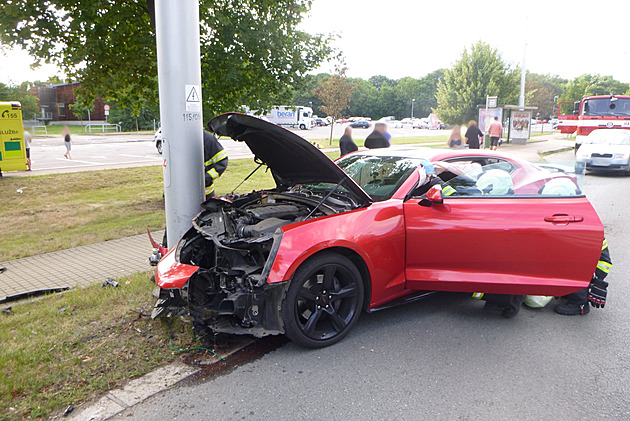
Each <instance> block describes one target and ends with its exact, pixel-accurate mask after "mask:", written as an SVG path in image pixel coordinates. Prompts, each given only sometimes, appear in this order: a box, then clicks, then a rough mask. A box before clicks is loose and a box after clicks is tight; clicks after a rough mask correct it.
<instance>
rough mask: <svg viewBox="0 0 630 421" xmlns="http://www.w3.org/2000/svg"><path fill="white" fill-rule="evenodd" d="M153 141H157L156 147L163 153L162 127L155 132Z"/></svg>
mask: <svg viewBox="0 0 630 421" xmlns="http://www.w3.org/2000/svg"><path fill="white" fill-rule="evenodd" d="M153 142H155V148H156V149H157V151H158V153H159V154H160V155H162V128H161V127H160V128H159V129H158V131H157V132H155V136H153Z"/></svg>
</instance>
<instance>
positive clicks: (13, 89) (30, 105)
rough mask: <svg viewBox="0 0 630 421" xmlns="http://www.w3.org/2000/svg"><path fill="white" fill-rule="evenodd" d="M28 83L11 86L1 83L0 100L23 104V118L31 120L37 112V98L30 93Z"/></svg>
mask: <svg viewBox="0 0 630 421" xmlns="http://www.w3.org/2000/svg"><path fill="white" fill-rule="evenodd" d="M28 87H29V86H28V83H23V84H21V85H20V86H9V85H5V84H4V83H0V101H11V102H12V101H18V102H20V104H22V118H23V119H24V120H29V119H32V118H33V115H34V114H37V113H38V111H39V109H38V108H37V99H36V98H35V97H34V96H32V95H30V94H29V93H28Z"/></svg>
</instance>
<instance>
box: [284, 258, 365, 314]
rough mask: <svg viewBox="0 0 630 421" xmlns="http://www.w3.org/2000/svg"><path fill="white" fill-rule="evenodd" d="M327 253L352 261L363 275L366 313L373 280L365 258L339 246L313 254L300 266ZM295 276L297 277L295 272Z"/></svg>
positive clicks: (363, 306) (363, 304) (363, 305)
mask: <svg viewBox="0 0 630 421" xmlns="http://www.w3.org/2000/svg"><path fill="white" fill-rule="evenodd" d="M326 253H337V254H339V255H341V256H344V257H346V258H347V259H348V260H350V261H351V262H352V264H353V265H354V266H355V267H356V268H357V270H358V271H359V273H360V274H361V281H362V282H363V291H364V293H363V303H362V306H361V308H362V309H363V310H364V311H366V310H367V309H368V308H369V307H370V300H371V298H372V279H371V276H370V271H369V269H368V265H367V263H365V260H363V258H362V257H361V256H360V255H359V253H357V252H356V251H355V250H352V249H350V248H347V247H339V246H337V247H329V248H326V249H322V250H319V251H317V252H315V253H313V254H312V255H310V256H309V257H308V258H306V259H305V260H304V261H303V262H302V263H300V266H302V265H304V264H306V263H307V262H308V261H310V260H311V259H313V258H315V257H316V256H320V255H322V254H326ZM298 267H299V266H298ZM296 270H297V269H296ZM293 275H295V271H294V272H293ZM293 275H292V276H293Z"/></svg>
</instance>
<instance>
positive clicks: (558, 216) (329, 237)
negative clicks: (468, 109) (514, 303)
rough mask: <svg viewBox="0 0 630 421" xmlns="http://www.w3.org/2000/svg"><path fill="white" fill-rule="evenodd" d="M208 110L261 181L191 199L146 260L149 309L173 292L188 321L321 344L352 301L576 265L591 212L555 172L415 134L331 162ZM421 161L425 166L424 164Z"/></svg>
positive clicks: (262, 128)
mask: <svg viewBox="0 0 630 421" xmlns="http://www.w3.org/2000/svg"><path fill="white" fill-rule="evenodd" d="M210 124H211V127H212V129H213V131H214V132H215V133H216V134H217V135H220V136H229V137H231V138H233V139H234V140H236V141H240V142H245V143H246V144H247V146H248V147H249V148H250V149H251V151H252V152H253V153H254V155H255V160H256V162H259V163H264V164H265V165H266V166H267V167H269V169H270V171H271V173H272V175H273V178H274V180H275V182H276V184H277V187H276V188H275V189H272V190H264V191H254V192H252V193H248V194H242V195H234V196H232V197H230V198H229V199H230V200H225V199H210V200H208V201H206V202H204V203H203V205H202V207H203V211H202V212H201V213H199V214H198V215H197V216H196V217H195V218H194V220H193V226H192V228H191V229H190V230H189V231H188V232H187V233H186V234H185V235H184V237H183V238H182V239H181V240H180V242H179V243H178V245H177V246H176V247H174V248H173V249H171V250H170V251H169V252H168V254H167V255H166V256H164V258H163V259H162V260H161V261H160V262H159V264H158V266H157V269H156V276H155V280H156V283H157V286H156V291H155V295H156V297H158V302H157V303H156V308H155V310H154V316H157V315H159V314H160V313H162V312H164V311H165V310H168V309H169V308H173V307H187V309H188V311H189V313H190V315H191V317H192V319H193V323H194V326H195V329H197V330H200V331H201V332H202V333H205V332H208V331H212V332H227V333H233V334H251V335H255V336H259V337H260V336H265V335H271V334H285V335H286V336H288V337H289V338H290V339H291V340H293V341H294V342H296V343H299V344H301V345H304V346H307V347H323V346H327V345H331V344H333V343H336V342H338V341H339V340H341V339H342V338H343V337H345V336H346V335H347V334H348V332H349V331H350V329H351V328H352V326H353V325H354V324H355V323H356V322H357V319H358V318H359V315H360V313H361V312H362V311H375V310H378V309H381V308H384V307H388V306H391V305H394V304H397V303H399V302H405V301H409V300H410V299H412V298H414V297H420V296H423V295H426V294H427V293H428V292H430V291H462V292H486V293H498V294H531V295H555V296H559V295H565V294H568V293H571V292H574V291H577V290H579V289H582V288H585V287H586V286H588V284H589V282H590V280H591V277H592V274H593V271H594V268H595V266H596V263H597V260H598V258H599V254H600V249H601V244H602V241H603V227H602V224H601V222H600V220H599V217H598V216H597V214H596V212H595V210H594V209H593V207H592V206H591V204H590V203H589V201H588V199H587V198H586V197H585V196H584V195H583V194H582V193H581V191H580V190H579V188H578V186H577V184H576V183H575V179H574V178H572V177H571V176H570V175H569V174H566V173H563V172H550V171H547V170H544V169H542V168H539V167H537V166H535V165H533V164H529V163H527V162H525V161H522V160H519V159H516V158H513V157H509V156H507V155H501V154H496V153H490V152H484V151H463V150H462V151H457V150H449V151H443V150H442V151H441V150H434V149H423V148H404V149H396V148H387V149H378V150H367V151H360V152H356V153H353V154H350V155H346V156H345V157H343V158H342V159H340V160H338V161H337V162H336V163H335V162H333V161H331V160H330V159H329V158H327V157H326V156H325V155H324V154H323V153H322V152H321V151H320V150H318V149H317V148H316V147H314V146H313V145H311V144H310V143H309V142H308V141H306V140H305V139H303V138H301V137H299V136H297V135H295V134H293V133H292V132H290V131H288V130H285V129H283V128H280V127H278V126H275V125H273V124H270V123H267V122H265V121H262V120H260V119H257V118H255V117H251V116H247V115H243V114H237V113H228V114H224V115H220V116H218V117H216V118H214V119H213V120H212V121H211V123H210ZM429 161H432V162H433V164H430V163H429ZM431 167H435V172H436V173H438V176H439V177H440V178H441V179H440V180H437V179H435V178H433V179H432V178H431V176H430V175H429V177H427V176H426V173H427V172H429V173H430V172H431ZM430 180H433V181H432V182H431V183H429V181H430ZM436 181H439V182H438V183H436ZM431 184H435V185H433V186H432V187H430V185H431ZM429 187H430V188H429ZM447 190H448V191H449V192H448V195H447Z"/></svg>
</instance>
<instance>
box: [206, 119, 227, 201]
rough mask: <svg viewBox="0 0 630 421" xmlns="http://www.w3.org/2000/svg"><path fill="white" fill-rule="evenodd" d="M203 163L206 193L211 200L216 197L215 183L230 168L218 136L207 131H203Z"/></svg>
mask: <svg viewBox="0 0 630 421" xmlns="http://www.w3.org/2000/svg"><path fill="white" fill-rule="evenodd" d="M209 124H210V123H208V125H209ZM203 161H204V164H203V165H204V184H205V186H206V188H205V193H206V199H209V198H211V197H214V181H215V180H216V179H217V178H219V177H220V176H221V174H223V172H224V171H225V169H226V168H227V166H228V156H227V152H226V151H225V149H223V146H222V145H221V143H219V140H218V139H217V138H216V136H215V135H213V134H212V133H210V132H208V131H206V130H204V131H203Z"/></svg>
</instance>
